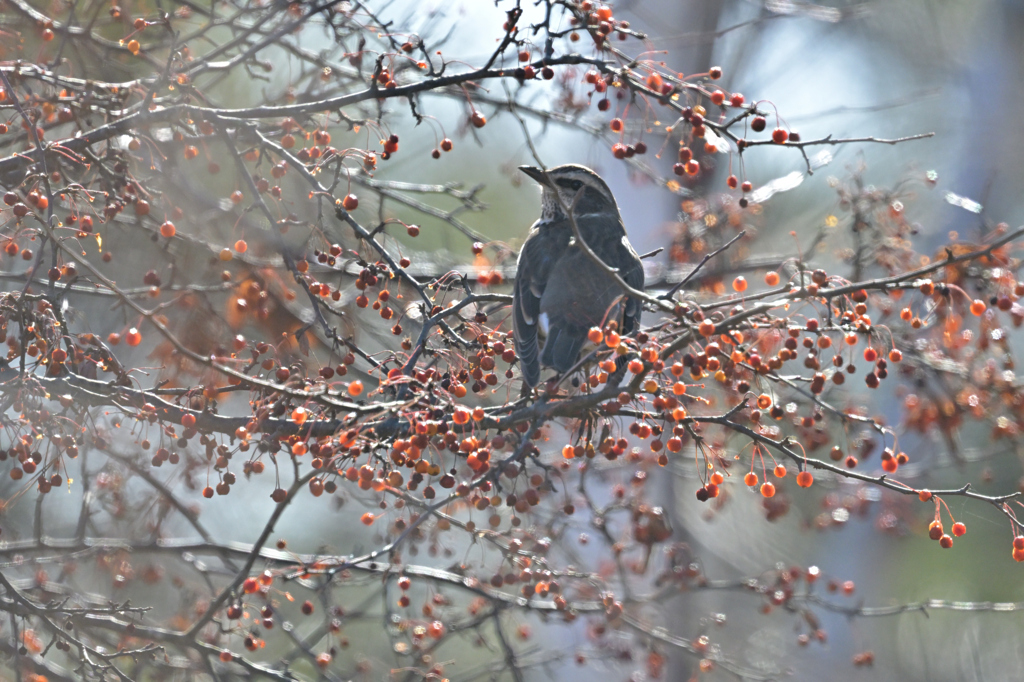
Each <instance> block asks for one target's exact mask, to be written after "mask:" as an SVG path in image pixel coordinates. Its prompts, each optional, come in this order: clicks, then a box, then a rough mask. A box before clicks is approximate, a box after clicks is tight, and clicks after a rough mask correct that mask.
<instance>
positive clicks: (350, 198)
mask: <svg viewBox="0 0 1024 682" xmlns="http://www.w3.org/2000/svg"><path fill="white" fill-rule="evenodd" d="M341 205H342V206H344V207H345V210H346V211H354V210H356V208H357V207H358V206H359V197H357V196H356V195H355V194H349V195H346V196H345V198H344V199H342V201H341Z"/></svg>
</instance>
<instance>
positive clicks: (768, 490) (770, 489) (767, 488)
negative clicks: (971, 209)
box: [761, 481, 775, 497]
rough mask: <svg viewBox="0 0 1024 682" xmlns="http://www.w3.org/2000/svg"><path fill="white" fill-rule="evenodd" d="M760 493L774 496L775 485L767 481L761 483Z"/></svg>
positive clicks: (765, 495)
mask: <svg viewBox="0 0 1024 682" xmlns="http://www.w3.org/2000/svg"><path fill="white" fill-rule="evenodd" d="M761 495H763V496H764V497H774V496H775V485H774V484H772V483H768V482H767V481H765V482H764V483H762V484H761Z"/></svg>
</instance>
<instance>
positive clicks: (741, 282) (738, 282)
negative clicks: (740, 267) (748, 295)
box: [732, 277, 747, 292]
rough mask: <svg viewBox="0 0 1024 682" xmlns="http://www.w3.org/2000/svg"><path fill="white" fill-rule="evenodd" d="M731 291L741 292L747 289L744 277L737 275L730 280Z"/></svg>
mask: <svg viewBox="0 0 1024 682" xmlns="http://www.w3.org/2000/svg"><path fill="white" fill-rule="evenodd" d="M732 288H733V291H738V292H743V291H746V290H747V280H746V278H744V277H737V278H736V279H734V280H733V281H732Z"/></svg>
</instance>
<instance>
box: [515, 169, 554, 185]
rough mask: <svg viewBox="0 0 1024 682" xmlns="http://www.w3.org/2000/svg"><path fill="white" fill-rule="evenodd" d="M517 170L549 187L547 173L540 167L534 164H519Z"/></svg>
mask: <svg viewBox="0 0 1024 682" xmlns="http://www.w3.org/2000/svg"><path fill="white" fill-rule="evenodd" d="M519 170H521V171H522V172H523V173H525V174H526V175H528V176H530V177H531V178H533V179H534V180H535V181H536V182H538V183H539V184H541V185H544V186H545V187H551V182H550V181H549V180H548V176H547V174H546V173H545V172H544V171H543V170H541V169H540V168H537V167H535V166H520V167H519Z"/></svg>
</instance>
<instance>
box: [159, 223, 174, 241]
mask: <svg viewBox="0 0 1024 682" xmlns="http://www.w3.org/2000/svg"><path fill="white" fill-rule="evenodd" d="M177 232H178V230H177V229H175V227H174V223H172V222H171V221H170V220H168V221H166V222H164V224H163V225H161V226H160V236H161V237H166V238H167V239H170V238H171V237H173V236H174V235H175V234H176V233H177Z"/></svg>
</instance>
